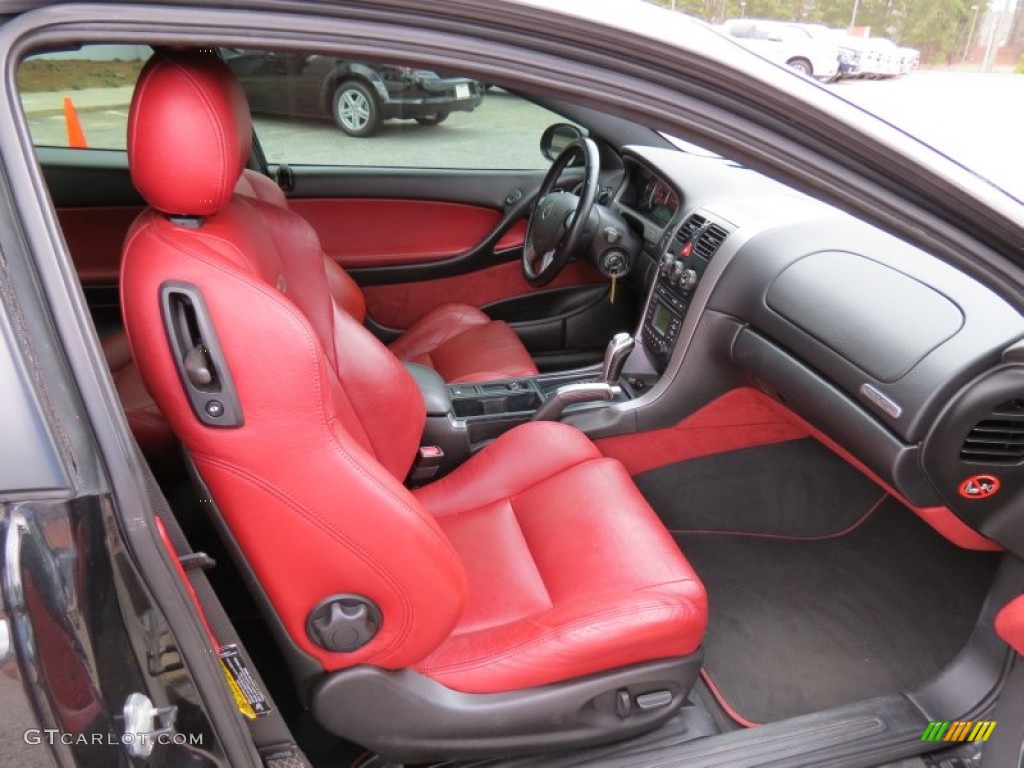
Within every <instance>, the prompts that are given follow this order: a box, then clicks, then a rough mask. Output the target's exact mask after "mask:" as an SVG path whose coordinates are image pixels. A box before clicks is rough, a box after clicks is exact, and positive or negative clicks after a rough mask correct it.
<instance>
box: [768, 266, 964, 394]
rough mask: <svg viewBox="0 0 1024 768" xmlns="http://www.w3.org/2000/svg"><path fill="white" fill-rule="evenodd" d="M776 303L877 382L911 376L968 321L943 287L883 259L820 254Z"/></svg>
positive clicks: (792, 273) (778, 289) (789, 270)
mask: <svg viewBox="0 0 1024 768" xmlns="http://www.w3.org/2000/svg"><path fill="white" fill-rule="evenodd" d="M766 301H767V303H768V306H769V307H770V308H771V309H773V310H774V311H775V312H778V313H779V314H780V315H782V316H783V317H785V318H786V319H787V320H789V321H790V322H791V323H793V324H794V325H796V326H797V327H798V328H800V329H801V330H803V331H804V332H806V333H808V334H810V335H811V336H814V337H815V338H817V339H818V340H819V341H821V342H822V343H823V344H825V345H826V346H828V347H829V348H831V349H834V350H837V351H841V352H842V353H843V355H845V356H846V358H847V359H848V360H849V361H850V362H851V363H853V364H854V365H856V366H857V367H859V368H860V369H861V370H863V371H864V372H865V373H867V374H868V375H869V376H871V377H873V378H874V379H876V380H877V381H883V382H894V381H896V380H898V379H900V378H901V377H903V376H905V375H906V374H907V373H908V372H909V371H910V370H911V369H912V368H913V367H914V366H915V365H917V364H918V363H919V362H921V360H923V359H924V358H925V357H926V356H927V355H928V353H929V352H931V351H932V350H933V349H935V348H936V347H938V346H939V345H940V344H942V343H943V342H945V341H947V340H949V339H950V338H952V337H953V336H954V335H955V334H956V333H957V331H959V330H960V328H961V327H962V326H963V323H964V318H963V314H962V313H961V311H960V309H959V308H958V307H957V306H956V304H954V303H953V302H952V301H950V300H949V299H948V298H946V297H945V296H943V295H942V294H941V293H939V292H938V291H936V290H934V289H933V288H930V287H929V286H927V285H925V284H924V283H921V282H919V281H917V280H915V279H913V278H911V277H908V276H907V275H905V274H903V273H902V272H898V271H896V270H894V269H892V268H890V267H887V266H885V265H884V264H880V263H878V262H877V261H873V260H871V259H867V258H864V257H863V256H858V255H857V254H853V253H847V252H843V251H820V252H818V253H812V254H810V255H809V256H805V257H804V258H802V259H800V260H799V261H796V262H794V263H792V264H790V265H789V266H788V267H786V268H785V269H784V270H783V271H782V272H781V273H780V274H779V276H778V277H777V278H776V280H775V282H774V283H773V284H772V286H771V287H770V288H769V289H768V294H767V296H766Z"/></svg>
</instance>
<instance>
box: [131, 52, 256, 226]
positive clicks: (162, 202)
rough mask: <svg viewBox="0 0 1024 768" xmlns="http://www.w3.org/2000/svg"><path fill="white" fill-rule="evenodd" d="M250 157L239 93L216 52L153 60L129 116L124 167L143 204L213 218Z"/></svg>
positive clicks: (159, 55) (243, 105) (246, 111)
mask: <svg viewBox="0 0 1024 768" xmlns="http://www.w3.org/2000/svg"><path fill="white" fill-rule="evenodd" d="M251 150H252V118H251V116H250V115H249V105H248V103H247V102H246V99H245V93H244V92H243V91H242V86H241V84H240V83H239V82H238V79H237V78H236V77H235V76H234V74H232V72H231V70H230V69H228V67H227V65H226V64H224V62H222V61H221V60H220V59H219V58H218V57H217V54H216V53H214V52H213V51H201V50H161V51H157V52H156V53H154V54H153V57H152V58H151V59H150V60H149V62H148V63H147V64H146V66H145V68H144V69H143V70H142V74H140V75H139V82H138V84H137V85H136V86H135V94H134V96H133V97H132V106H131V111H130V112H129V114H128V165H129V167H130V168H131V174H132V181H133V182H134V183H135V186H136V188H137V189H138V190H139V192H140V193H141V194H142V196H143V197H144V198H145V199H146V202H148V203H149V204H150V205H151V206H153V207H154V208H156V209H157V210H159V211H163V212H164V213H169V214H176V215H186V216H209V215H211V214H214V213H216V212H217V211H219V210H220V209H221V208H222V207H224V205H226V204H227V202H228V201H229V200H230V199H231V195H232V194H233V192H234V189H235V184H236V183H238V177H239V176H241V174H242V170H243V169H244V168H245V164H246V162H247V161H248V159H249V154H250V152H251Z"/></svg>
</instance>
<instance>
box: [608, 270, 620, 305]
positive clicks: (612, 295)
mask: <svg viewBox="0 0 1024 768" xmlns="http://www.w3.org/2000/svg"><path fill="white" fill-rule="evenodd" d="M616 282H618V278H616V277H615V276H612V287H611V290H609V291H608V303H609V304H614V303H615V283H616Z"/></svg>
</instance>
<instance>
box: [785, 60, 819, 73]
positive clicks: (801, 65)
mask: <svg viewBox="0 0 1024 768" xmlns="http://www.w3.org/2000/svg"><path fill="white" fill-rule="evenodd" d="M786 66H788V67H792V68H793V69H795V70H796V71H797V72H799V73H800V74H801V75H807V77H812V76H813V75H814V68H813V67H812V66H811V62H809V61H808V60H807V59H803V58H800V57H799V56H797V57H795V58H792V59H790V60H789V61H787V62H786Z"/></svg>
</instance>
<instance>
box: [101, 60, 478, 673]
mask: <svg viewBox="0 0 1024 768" xmlns="http://www.w3.org/2000/svg"><path fill="white" fill-rule="evenodd" d="M165 121H166V122H165ZM169 126H171V129H169ZM250 135H251V131H250V129H249V115H248V109H247V107H246V104H245V99H244V97H243V96H242V93H241V88H240V86H239V85H238V84H237V81H236V80H235V79H234V78H233V77H232V76H231V74H230V72H229V71H228V70H227V68H226V67H225V66H224V65H223V63H221V62H220V61H219V60H218V59H217V58H216V57H215V56H213V55H203V54H200V53H198V52H180V51H177V52H158V53H157V54H156V55H154V57H153V58H152V59H151V60H150V62H149V63H148V64H147V66H146V68H145V69H144V70H143V73H142V75H141V76H140V79H139V85H138V86H137V88H136V93H135V97H134V99H133V102H132V107H131V113H130V116H129V136H128V151H129V163H130V165H131V170H132V176H133V179H134V180H135V182H136V185H137V186H138V188H139V190H140V191H141V192H142V193H143V195H145V196H146V198H147V200H148V201H149V202H150V203H151V205H152V206H153V208H152V209H149V210H147V211H146V212H144V213H143V214H142V215H141V216H140V217H139V219H138V220H137V221H136V222H135V224H134V225H133V227H132V229H131V231H130V232H129V235H128V239H127V241H126V245H125V254H124V260H123V264H122V273H121V290H122V306H123V311H124V319H125V327H126V329H127V332H128V337H129V341H130V344H131V348H132V353H133V355H134V357H135V360H136V362H137V364H138V366H139V369H140V371H141V372H142V376H143V379H144V381H145V383H146V386H147V388H148V389H149V391H150V393H151V394H152V395H153V397H154V399H155V400H156V402H157V404H158V405H159V407H160V410H161V411H162V412H163V413H164V414H165V415H166V417H167V419H168V421H169V423H170V424H171V427H172V429H173V430H174V432H175V433H176V434H177V436H178V437H179V438H180V439H181V440H182V442H183V443H184V444H185V446H186V447H187V448H188V450H189V452H190V453H191V455H192V457H193V459H194V461H195V463H196V466H197V468H198V470H199V472H200V474H201V475H202V477H203V479H204V480H205V481H206V483H207V485H208V486H209V487H210V489H211V492H212V493H213V496H214V498H215V499H216V501H217V503H218V505H219V507H220V509H221V512H222V514H223V515H224V518H225V521H226V523H227V524H228V526H229V527H230V528H231V531H232V533H233V534H234V536H235V538H236V539H237V541H238V543H239V545H240V547H241V549H242V551H243V553H244V554H245V556H246V558H247V559H248V561H249V563H250V565H251V566H252V568H253V570H254V571H255V573H256V576H257V578H258V579H259V581H260V582H261V584H262V586H263V588H264V590H265V591H266V593H267V595H268V597H269V598H270V601H271V603H272V604H273V605H274V607H275V609H276V610H277V612H278V614H279V617H280V619H281V620H282V622H283V624H284V626H285V628H286V629H287V631H288V632H289V634H290V636H291V638H292V640H293V641H294V642H295V644H296V645H297V646H298V647H299V648H301V649H302V650H304V651H306V652H307V653H309V654H310V655H312V656H314V657H315V658H317V659H318V660H319V661H320V662H321V663H322V664H323V665H324V667H325V668H326V669H338V668H341V667H346V666H350V665H353V664H357V663H364V662H365V663H371V664H375V665H378V666H382V667H386V668H400V667H405V666H409V665H411V664H414V663H415V662H416V661H418V660H420V659H422V658H424V657H425V656H426V655H427V654H428V653H429V652H431V651H432V650H433V649H434V648H436V647H437V645H438V644H439V643H440V642H441V641H442V640H443V639H444V638H445V637H447V636H448V634H449V633H450V632H451V630H452V627H453V626H454V625H455V623H456V621H457V619H458V617H459V615H460V613H461V611H462V609H463V605H464V603H465V599H466V583H465V574H464V572H463V569H462V566H461V565H460V563H459V560H458V557H457V555H456V553H455V551H454V550H453V548H452V546H451V545H450V544H449V542H448V540H447V539H446V537H445V536H444V535H443V533H442V532H441V530H440V528H439V527H438V525H437V523H436V522H435V521H434V519H433V517H432V516H431V515H429V514H428V513H426V512H425V511H424V509H423V507H422V506H421V504H420V503H419V501H418V500H417V499H416V498H415V497H414V496H413V495H412V494H411V493H409V491H407V490H406V489H405V487H404V486H403V485H402V480H403V478H404V477H405V475H406V474H407V472H408V470H409V467H410V465H411V462H412V459H413V456H414V453H415V450H416V447H417V445H418V442H419V436H420V431H421V429H422V425H423V419H424V408H423V403H422V398H421V396H420V393H419V390H418V388H417V387H416V384H415V382H414V381H413V380H412V378H411V377H410V376H409V375H408V373H407V372H406V370H405V368H404V367H403V366H402V365H401V363H399V362H398V361H397V360H396V359H395V357H394V356H393V355H392V354H391V353H390V352H388V350H387V349H386V348H385V347H384V346H383V345H382V344H380V343H379V342H378V341H377V340H376V339H375V338H374V337H373V336H372V335H371V334H370V333H369V332H368V331H366V330H365V329H364V328H363V327H362V326H361V325H360V323H359V321H358V320H356V319H354V318H353V317H351V316H350V315H349V314H347V313H346V312H345V311H343V310H342V309H340V308H339V307H338V306H337V305H336V304H335V302H334V301H332V299H331V294H330V293H329V291H328V282H327V275H326V272H325V269H326V268H325V266H324V259H323V255H322V253H321V250H320V245H319V241H318V239H317V237H316V234H315V233H314V232H313V230H312V229H311V228H310V227H309V225H308V224H307V223H306V222H305V221H304V220H303V219H302V218H301V217H299V216H297V215H295V214H292V213H291V212H289V211H288V210H285V209H282V208H280V207H278V206H277V205H274V204H273V203H268V202H265V201H263V200H254V199H250V198H246V197H242V196H238V195H233V194H232V190H233V189H234V186H235V183H236V182H237V181H238V178H239V176H240V175H241V173H242V169H243V166H244V163H245V160H246V158H247V157H248V153H249V141H250ZM179 158H181V163H180V164H179V162H178V160H179ZM168 214H175V215H186V216H202V217H204V218H202V220H201V225H200V226H198V227H192V226H186V225H183V222H181V221H178V222H177V223H176V221H175V220H174V219H173V218H172V217H171V216H169V215H168ZM168 281H178V282H182V283H187V284H191V285H193V286H196V287H197V288H198V289H199V291H200V292H201V294H202V296H203V299H204V301H205V304H206V306H207V309H208V312H209V317H210V320H211V321H212V324H213V326H214V328H215V330H216V334H217V336H218V338H219V341H220V347H221V349H222V352H223V354H224V358H225V361H226V365H227V368H228V370H229V372H230V375H231V377H232V378H233V380H234V383H235V386H236V389H237V395H238V400H239V403H240V407H241V411H242V415H243V419H244V423H243V424H242V426H240V427H237V428H217V427H211V426H207V425H204V424H203V423H201V422H200V421H199V420H198V419H197V418H196V416H195V414H194V413H193V412H192V408H191V405H190V403H189V401H188V399H187V397H186V395H185V393H184V391H183V389H182V384H181V382H180V380H179V377H178V373H177V369H176V368H175V365H174V361H173V358H172V352H171V350H170V348H169V345H168V342H167V337H166V333H165V330H164V325H163V320H162V314H161V307H160V299H159V295H160V288H161V286H163V285H164V284H166V283H167V282H168ZM338 593H357V594H361V595H364V596H366V597H368V598H370V599H371V600H373V601H374V602H375V603H376V604H377V605H378V606H379V608H380V610H381V613H382V615H383V622H382V626H381V629H380V631H379V633H378V634H377V635H376V637H374V639H373V640H372V641H371V642H370V643H368V644H367V645H366V646H364V647H363V648H361V649H359V650H358V651H355V652H352V653H332V652H328V651H325V650H323V649H321V648H319V647H318V646H316V645H315V644H314V643H313V642H312V641H311V640H310V639H309V638H308V636H307V635H306V631H305V623H306V619H307V616H308V613H309V611H310V610H311V609H312V608H313V606H314V605H316V604H317V603H318V602H319V601H320V600H322V599H323V598H325V597H328V596H330V595H333V594H338Z"/></svg>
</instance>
